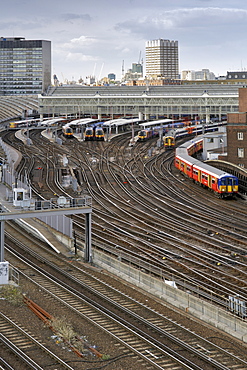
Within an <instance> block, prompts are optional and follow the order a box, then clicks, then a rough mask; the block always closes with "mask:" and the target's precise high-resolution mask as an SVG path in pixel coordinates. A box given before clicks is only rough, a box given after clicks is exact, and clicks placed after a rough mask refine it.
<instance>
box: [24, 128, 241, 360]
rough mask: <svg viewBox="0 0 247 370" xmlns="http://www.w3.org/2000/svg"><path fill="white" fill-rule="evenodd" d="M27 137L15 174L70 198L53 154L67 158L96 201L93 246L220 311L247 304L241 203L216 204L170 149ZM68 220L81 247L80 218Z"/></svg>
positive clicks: (123, 139)
mask: <svg viewBox="0 0 247 370" xmlns="http://www.w3.org/2000/svg"><path fill="white" fill-rule="evenodd" d="M32 141H33V143H34V144H33V146H32V147H31V148H30V147H26V146H24V145H22V144H19V150H20V151H22V153H24V157H25V161H23V164H22V167H20V169H19V170H20V172H21V171H24V170H25V171H26V172H27V173H28V176H29V178H30V181H31V182H32V186H33V187H34V191H35V192H36V194H38V195H39V196H40V197H47V198H48V199H49V198H50V197H54V194H58V195H61V194H65V195H66V196H71V195H72V196H73V195H74V194H75V193H73V191H72V190H71V189H69V190H68V189H64V188H63V186H61V184H60V182H59V177H58V171H57V168H58V158H62V156H63V155H64V154H66V155H67V156H68V158H69V167H70V170H71V171H72V173H74V176H75V177H76V178H77V181H78V185H79V188H80V191H81V192H84V193H85V192H86V193H88V194H90V195H91V196H92V198H93V201H94V203H93V209H94V212H93V225H92V233H93V235H92V236H93V246H94V248H100V249H105V251H106V252H107V253H110V254H112V255H113V256H115V257H116V258H118V257H119V256H121V257H122V261H123V262H124V261H131V262H132V263H133V264H136V266H137V267H138V268H143V269H145V270H146V271H147V272H149V273H150V272H151V273H152V274H154V275H155V276H159V277H161V278H162V279H163V278H165V279H167V280H173V281H175V282H176V284H177V286H178V287H179V288H180V289H184V290H190V292H193V291H195V294H197V295H198V294H199V295H200V296H201V297H204V298H205V299H210V300H211V301H213V302H214V303H215V304H220V305H223V306H224V307H225V308H227V306H228V296H229V295H231V294H235V293H236V292H238V294H240V295H241V297H242V298H243V299H244V300H246V301H247V293H246V273H247V269H246V258H247V257H246V244H247V233H246V231H245V230H246V222H245V218H244V217H243V216H244V215H246V210H245V204H244V203H243V202H242V201H241V200H230V201H222V200H219V199H217V198H215V197H214V196H213V195H212V194H210V193H209V192H207V191H206V190H205V189H201V188H199V187H197V186H195V185H194V184H193V183H191V182H190V181H188V182H187V180H186V179H184V178H183V177H182V176H181V174H178V173H177V172H176V171H175V170H174V168H173V166H172V165H171V161H172V153H170V152H167V153H165V152H164V151H163V150H158V149H155V148H154V147H153V149H152V153H153V154H155V155H152V156H150V155H149V150H150V147H152V145H154V142H152V141H150V142H147V143H142V144H141V143H138V144H137V145H136V146H135V147H133V148H130V147H129V141H128V139H127V134H126V135H122V136H118V137H116V138H114V139H113V140H112V141H111V143H110V144H109V143H93V142H87V143H84V142H83V143H82V142H81V143H78V142H77V141H75V140H73V141H70V142H68V141H65V140H64V144H63V145H62V146H58V145H56V144H51V143H47V142H46V141H45V140H43V139H41V138H40V137H39V135H37V132H36V133H35V135H34V136H32ZM36 148H37V149H36ZM41 159H42V162H41ZM40 163H42V168H43V172H42V174H43V178H45V179H46V181H43V182H42V188H40V186H38V185H37V183H34V182H33V181H32V173H33V170H34V168H36V167H37V166H39V165H40ZM54 180H55V181H54ZM73 218H74V225H75V227H76V236H77V238H78V239H79V240H81V241H82V245H83V240H84V236H83V233H84V225H83V224H84V219H83V220H82V219H81V218H80V217H73ZM82 223H83V224H82ZM150 261H152V263H150ZM199 286H200V289H198V287H199ZM121 305H123V303H122V302H121ZM116 310H117V309H116ZM138 320H139V318H138ZM143 325H144V324H143ZM145 325H146V324H145ZM150 330H151V329H150ZM162 335H163V334H162ZM200 346H201V344H200ZM155 353H156V352H155ZM139 355H140V356H141V354H139ZM155 356H156V355H155ZM188 366H190V364H189V365H188ZM197 366H200V365H197ZM224 366H225V365H224Z"/></svg>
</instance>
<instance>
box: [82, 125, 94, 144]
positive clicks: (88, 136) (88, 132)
mask: <svg viewBox="0 0 247 370" xmlns="http://www.w3.org/2000/svg"><path fill="white" fill-rule="evenodd" d="M93 139H94V129H93V127H86V129H85V132H84V140H85V141H91V140H93Z"/></svg>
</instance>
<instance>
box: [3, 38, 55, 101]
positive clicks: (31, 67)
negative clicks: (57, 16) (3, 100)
mask: <svg viewBox="0 0 247 370" xmlns="http://www.w3.org/2000/svg"><path fill="white" fill-rule="evenodd" d="M50 84H51V42H50V41H44V40H25V38H23V37H7V38H5V37H0V95H13V94H40V93H43V92H45V91H46V90H47V88H48V87H49V86H50Z"/></svg>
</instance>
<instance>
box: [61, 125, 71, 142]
mask: <svg viewBox="0 0 247 370" xmlns="http://www.w3.org/2000/svg"><path fill="white" fill-rule="evenodd" d="M63 136H64V137H66V138H67V139H71V138H72V137H73V129H72V128H71V127H69V126H68V127H66V126H64V127H63Z"/></svg>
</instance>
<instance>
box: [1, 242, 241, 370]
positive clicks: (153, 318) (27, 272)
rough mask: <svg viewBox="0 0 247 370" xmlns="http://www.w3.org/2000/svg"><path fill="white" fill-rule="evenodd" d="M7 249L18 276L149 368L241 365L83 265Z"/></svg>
mask: <svg viewBox="0 0 247 370" xmlns="http://www.w3.org/2000/svg"><path fill="white" fill-rule="evenodd" d="M10 249H11V250H12V248H10V247H8V248H7V252H8V253H11V254H10V255H8V259H9V260H10V259H11V260H12V262H13V263H14V264H15V265H18V266H19V269H20V274H21V275H22V276H23V278H25V279H29V280H30V281H32V283H33V284H35V285H36V286H37V287H38V288H39V289H40V290H41V291H43V292H44V295H45V296H46V297H47V299H51V297H52V299H55V300H58V301H59V302H60V304H62V305H65V306H66V307H67V308H69V309H70V310H71V311H73V312H74V313H75V314H77V315H79V316H80V317H82V318H83V319H85V320H88V321H91V322H92V323H93V324H94V325H97V327H98V328H100V329H102V330H104V331H105V332H107V333H108V334H109V335H111V336H113V337H114V338H115V339H116V340H118V341H119V342H120V343H121V344H122V345H123V346H125V347H126V348H128V350H129V351H131V352H133V353H135V354H136V355H138V357H139V358H140V359H142V360H143V361H145V362H147V363H149V365H150V366H152V367H153V368H157V369H171V368H172V369H202V368H203V369H225V370H226V369H230V368H232V366H234V368H235V369H238V368H239V369H242V368H243V366H247V362H245V360H244V359H241V358H240V357H239V356H236V355H234V354H233V353H231V352H230V351H227V350H223V349H222V348H220V347H219V346H218V345H216V344H214V343H213V341H211V342H210V341H209V340H205V339H203V338H202V337H201V336H199V335H197V334H195V333H193V332H192V331H190V330H189V329H186V328H185V327H183V326H181V325H179V324H178V323H177V322H174V321H172V320H171V319H169V318H168V317H165V316H164V315H162V314H161V313H159V312H158V311H154V310H153V309H151V308H149V307H148V305H146V304H143V303H140V302H138V301H136V300H135V299H133V298H131V297H129V296H127V295H126V294H123V293H121V292H120V291H119V290H117V289H114V288H113V287H112V286H110V285H108V284H105V283H104V282H103V281H101V280H100V279H98V278H95V277H93V276H92V274H90V273H87V272H85V271H83V269H81V268H78V267H76V266H73V264H71V263H70V264H69V266H70V271H69V273H68V272H67V270H68V262H66V261H65V260H63V259H61V258H59V261H57V262H59V263H58V264H59V267H58V266H57V265H55V264H54V263H53V262H52V261H51V256H49V257H48V258H49V259H46V258H45V257H44V253H43V252H42V257H40V256H39V254H40V253H39V254H38V253H36V252H34V251H33V250H32V249H30V248H27V247H24V246H22V247H21V249H22V252H21V255H19V256H18V254H17V253H16V252H13V251H12V252H10ZM23 250H25V253H23ZM48 254H49V255H50V253H48ZM23 255H24V256H23ZM25 255H30V256H32V258H30V257H29V258H27V257H25ZM34 258H35V259H36V261H34ZM31 259H32V260H31ZM37 259H38V260H39V262H38V260H37ZM54 259H55V257H54ZM34 266H36V267H34ZM40 266H43V267H42V268H41V267H40ZM44 266H45V268H44ZM246 361H247V360H246Z"/></svg>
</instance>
